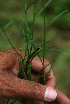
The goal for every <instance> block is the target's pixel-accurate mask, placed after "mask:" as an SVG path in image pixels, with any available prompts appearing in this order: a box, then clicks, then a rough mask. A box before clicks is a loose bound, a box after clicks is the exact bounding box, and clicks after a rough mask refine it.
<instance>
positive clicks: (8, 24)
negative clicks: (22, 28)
mask: <svg viewBox="0 0 70 104" xmlns="http://www.w3.org/2000/svg"><path fill="white" fill-rule="evenodd" d="M11 24H12V21H10V22H9V23H7V24H6V25H5V27H4V29H6V28H7V27H8V26H10V25H11Z"/></svg>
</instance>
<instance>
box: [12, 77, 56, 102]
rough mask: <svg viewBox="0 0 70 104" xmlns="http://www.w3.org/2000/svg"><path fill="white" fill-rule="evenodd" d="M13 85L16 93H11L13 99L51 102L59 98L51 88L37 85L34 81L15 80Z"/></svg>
mask: <svg viewBox="0 0 70 104" xmlns="http://www.w3.org/2000/svg"><path fill="white" fill-rule="evenodd" d="M13 83H14V84H13V86H12V90H13V92H15V93H13V92H12V91H11V93H12V96H13V97H21V98H22V97H23V98H27V99H33V100H40V101H46V102H48V101H49V102H50V101H53V100H54V99H55V98H56V96H57V93H56V91H55V90H54V89H52V88H51V87H48V86H46V85H42V84H39V83H36V82H34V81H29V80H24V79H19V78H18V79H17V80H14V81H13Z"/></svg>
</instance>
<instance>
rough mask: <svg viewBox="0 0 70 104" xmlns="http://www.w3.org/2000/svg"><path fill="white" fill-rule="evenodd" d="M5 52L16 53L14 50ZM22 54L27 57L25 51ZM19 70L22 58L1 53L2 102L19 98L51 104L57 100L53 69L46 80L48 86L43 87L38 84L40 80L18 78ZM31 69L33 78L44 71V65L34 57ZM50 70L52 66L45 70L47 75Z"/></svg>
mask: <svg viewBox="0 0 70 104" xmlns="http://www.w3.org/2000/svg"><path fill="white" fill-rule="evenodd" d="M4 51H8V52H15V51H14V50H13V49H7V50H4ZM18 52H19V51H18ZM19 53H20V52H19ZM22 54H23V55H25V51H23V52H22ZM48 64H49V62H48V61H47V60H44V66H46V65H48ZM19 68H20V56H18V55H17V54H13V53H7V52H0V100H3V99H8V98H13V99H14V98H17V97H18V98H27V99H33V100H40V101H45V102H51V101H53V100H55V99H56V96H57V93H56V91H55V90H54V89H55V87H56V77H55V75H54V72H53V70H52V69H51V71H50V74H51V75H50V76H48V77H47V79H46V85H42V84H40V83H37V82H38V80H36V82H34V81H29V80H24V79H20V78H18V77H17V74H18V72H19ZM31 68H32V70H33V72H32V76H33V77H34V76H36V74H37V73H39V72H40V71H41V70H42V68H43V66H42V63H41V61H40V59H39V58H38V57H37V56H36V57H34V59H33V61H32V65H31ZM49 69H50V65H48V66H47V67H46V68H45V69H44V73H45V74H46V73H47V72H48V71H49ZM28 78H29V75H28ZM40 104H41V103H40Z"/></svg>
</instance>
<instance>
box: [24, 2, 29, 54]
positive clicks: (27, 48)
mask: <svg viewBox="0 0 70 104" xmlns="http://www.w3.org/2000/svg"><path fill="white" fill-rule="evenodd" d="M24 5H25V10H24V11H25V18H26V20H25V22H26V41H27V45H26V52H25V56H26V54H27V52H28V43H29V41H28V36H27V34H28V27H27V8H26V2H25V0H24Z"/></svg>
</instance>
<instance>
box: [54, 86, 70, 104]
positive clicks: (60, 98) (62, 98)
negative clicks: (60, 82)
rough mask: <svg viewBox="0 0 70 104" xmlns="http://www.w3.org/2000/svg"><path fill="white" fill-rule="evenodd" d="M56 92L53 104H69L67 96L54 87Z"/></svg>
mask: <svg viewBox="0 0 70 104" xmlns="http://www.w3.org/2000/svg"><path fill="white" fill-rule="evenodd" d="M56 92H57V98H56V100H55V101H54V102H56V104H70V100H69V99H68V98H67V96H66V95H65V94H64V93H63V92H62V91H61V90H60V89H58V88H57V87H56Z"/></svg>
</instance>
